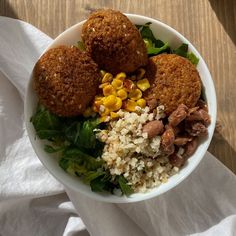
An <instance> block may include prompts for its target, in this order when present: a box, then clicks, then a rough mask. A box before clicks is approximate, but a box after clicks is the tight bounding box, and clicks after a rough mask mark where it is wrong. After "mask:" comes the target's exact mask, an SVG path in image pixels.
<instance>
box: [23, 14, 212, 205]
mask: <svg viewBox="0 0 236 236" xmlns="http://www.w3.org/2000/svg"><path fill="white" fill-rule="evenodd" d="M127 16H128V17H129V19H130V20H131V21H132V22H133V23H134V24H145V23H147V22H152V25H151V29H152V30H153V33H154V35H155V36H156V37H158V38H160V39H161V40H163V41H165V42H169V44H170V46H171V47H173V48H177V47H178V46H179V45H180V44H181V43H187V44H188V45H189V50H190V51H192V52H193V53H194V54H195V55H196V56H197V57H198V58H200V61H199V64H198V66H197V69H198V71H199V74H200V76H201V79H202V84H203V88H204V91H205V98H206V100H207V103H208V108H209V114H210V115H211V119H212V122H211V125H210V126H209V128H208V130H209V135H208V137H207V138H206V139H204V140H202V141H201V142H200V144H199V146H198V149H197V151H196V152H195V154H194V155H193V156H192V157H191V158H189V159H188V161H187V163H186V165H185V166H184V167H183V168H182V169H181V170H180V172H179V173H178V174H176V175H174V176H172V177H170V178H169V181H168V182H167V183H165V184H162V185H161V186H159V187H157V188H154V189H152V190H150V191H149V192H147V193H138V194H133V195H132V196H130V197H126V196H122V197H118V196H115V195H111V194H100V193H94V192H92V191H91V190H90V187H89V186H87V185H85V184H83V183H82V181H80V180H79V178H78V177H73V176H71V175H69V174H67V173H66V172H64V170H62V169H61V168H60V167H59V165H58V161H57V158H53V157H52V155H51V154H48V153H46V152H45V151H44V143H45V142H44V141H42V140H40V139H39V138H37V137H36V135H35V130H34V127H33V125H32V124H31V123H30V118H31V116H32V115H33V114H34V112H35V110H36V106H37V102H38V100H37V97H36V94H35V92H34V91H33V89H32V75H33V74H32V75H31V78H30V81H29V84H28V89H27V94H26V99H25V122H26V128H27V131H28V135H29V138H30V141H31V144H32V146H33V148H34V150H35V152H36V154H37V156H38V157H39V159H40V160H41V162H42V163H43V164H44V166H45V167H46V168H47V169H48V170H49V171H50V173H51V174H52V175H53V176H54V177H55V178H56V179H58V180H59V181H60V182H62V183H63V184H64V185H66V186H67V187H69V188H71V189H73V190H75V191H77V192H81V193H83V194H85V195H87V196H89V197H91V198H94V199H96V200H101V201H105V202H114V203H127V202H136V201H141V200H145V199H149V198H152V197H155V196H158V195H160V194H162V193H164V192H166V191H168V190H170V189H171V188H173V187H175V186H176V185H178V184H179V183H180V182H181V181H183V180H184V179H185V178H186V177H187V176H188V175H189V174H190V173H191V172H192V171H193V170H194V169H195V168H196V166H197V165H198V164H199V162H200V161H201V159H202V158H203V156H204V154H205V152H206V151H207V148H208V146H209V144H210V141H211V139H212V135H213V131H214V127H215V121H216V95H215V88H214V84H213V81H212V78H211V75H210V73H209V71H208V68H207V66H206V64H205V62H204V60H203V59H202V57H201V56H200V54H199V53H198V52H197V50H196V49H195V48H194V47H193V45H192V44H191V43H190V42H189V41H188V40H187V39H185V38H184V37H183V36H182V35H181V34H180V33H178V32H177V31H176V30H174V29H173V28H171V27H169V26H167V25H165V24H163V23H161V22H160V21H157V20H154V19H151V18H148V17H143V16H139V15H132V14H127ZM83 23H84V22H80V23H78V24H76V25H74V26H72V27H71V28H69V29H67V30H66V31H65V32H63V33H62V34H60V35H59V36H58V37H57V38H56V39H55V40H54V42H53V43H52V44H51V45H50V46H49V47H48V48H47V50H48V49H49V48H52V47H55V46H58V45H62V44H63V45H74V44H76V42H77V41H78V40H80V39H81V38H80V35H81V28H82V25H83Z"/></svg>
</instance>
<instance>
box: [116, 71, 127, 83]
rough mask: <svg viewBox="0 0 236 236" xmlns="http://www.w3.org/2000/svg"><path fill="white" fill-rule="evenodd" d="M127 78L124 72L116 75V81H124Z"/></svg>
mask: <svg viewBox="0 0 236 236" xmlns="http://www.w3.org/2000/svg"><path fill="white" fill-rule="evenodd" d="M125 78H126V74H125V73H124V72H121V73H119V74H117V75H116V77H115V79H119V80H122V81H123V80H124V79H125Z"/></svg>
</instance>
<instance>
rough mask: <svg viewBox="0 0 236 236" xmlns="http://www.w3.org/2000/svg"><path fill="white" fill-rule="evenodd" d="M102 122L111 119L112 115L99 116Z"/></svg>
mask: <svg viewBox="0 0 236 236" xmlns="http://www.w3.org/2000/svg"><path fill="white" fill-rule="evenodd" d="M99 121H100V122H108V121H110V117H109V116H102V117H100V118H99Z"/></svg>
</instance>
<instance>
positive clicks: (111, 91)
mask: <svg viewBox="0 0 236 236" xmlns="http://www.w3.org/2000/svg"><path fill="white" fill-rule="evenodd" d="M102 90H103V95H104V96H109V95H112V94H113V95H116V90H115V88H114V87H113V86H112V85H110V84H109V85H106V86H105V87H104V88H103V89H102Z"/></svg>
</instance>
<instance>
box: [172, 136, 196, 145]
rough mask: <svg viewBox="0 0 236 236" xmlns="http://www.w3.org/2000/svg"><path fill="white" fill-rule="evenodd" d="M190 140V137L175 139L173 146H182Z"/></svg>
mask: <svg viewBox="0 0 236 236" xmlns="http://www.w3.org/2000/svg"><path fill="white" fill-rule="evenodd" d="M191 141H192V138H190V137H176V138H175V141H174V144H175V145H176V146H184V145H185V144H186V143H188V142H191Z"/></svg>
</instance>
